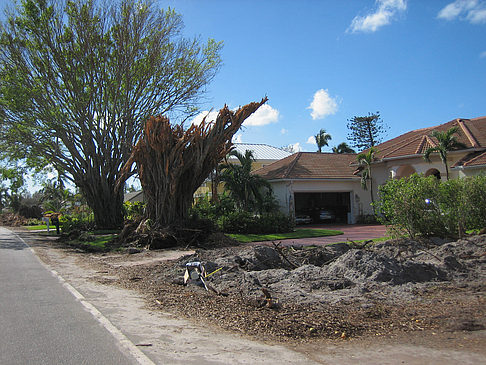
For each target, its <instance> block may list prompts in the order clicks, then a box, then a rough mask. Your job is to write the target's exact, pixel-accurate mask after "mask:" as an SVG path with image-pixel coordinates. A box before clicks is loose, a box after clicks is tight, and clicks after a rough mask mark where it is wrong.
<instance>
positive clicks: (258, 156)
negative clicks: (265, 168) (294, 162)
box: [230, 143, 291, 160]
mask: <svg viewBox="0 0 486 365" xmlns="http://www.w3.org/2000/svg"><path fill="white" fill-rule="evenodd" d="M233 145H234V147H235V150H236V151H238V152H239V153H241V154H242V155H244V154H245V152H246V150H250V151H253V157H255V160H281V159H282V158H285V157H288V156H290V155H291V153H290V152H287V151H284V150H281V149H280V148H277V147H272V146H269V145H268V144H257V143H233ZM232 158H236V157H234V156H231V157H230V159H232Z"/></svg>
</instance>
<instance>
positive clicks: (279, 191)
mask: <svg viewBox="0 0 486 365" xmlns="http://www.w3.org/2000/svg"><path fill="white" fill-rule="evenodd" d="M270 183H271V184H272V188H273V192H274V195H275V198H276V199H277V201H278V203H279V205H280V211H281V212H283V213H285V214H295V205H294V193H325V192H349V193H351V194H350V205H351V221H350V222H349V223H356V220H357V218H358V217H359V216H360V215H362V214H372V212H373V210H372V208H371V205H370V204H371V198H370V193H369V191H365V190H363V189H362V188H361V184H360V181H359V179H354V180H350V179H346V180H344V179H342V180H292V181H290V180H286V181H270Z"/></svg>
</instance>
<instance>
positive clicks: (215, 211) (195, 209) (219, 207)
mask: <svg viewBox="0 0 486 365" xmlns="http://www.w3.org/2000/svg"><path fill="white" fill-rule="evenodd" d="M233 212H235V202H234V200H233V199H232V198H231V197H229V196H226V195H223V196H221V197H219V200H218V201H216V202H212V201H211V200H210V198H209V197H208V196H206V197H203V198H198V199H197V201H196V203H195V204H194V205H193V206H192V209H191V214H192V215H194V216H195V217H198V218H201V219H209V220H211V221H213V222H217V221H218V219H219V218H220V217H222V216H225V215H227V214H230V213H233Z"/></svg>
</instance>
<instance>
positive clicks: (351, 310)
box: [105, 235, 486, 341]
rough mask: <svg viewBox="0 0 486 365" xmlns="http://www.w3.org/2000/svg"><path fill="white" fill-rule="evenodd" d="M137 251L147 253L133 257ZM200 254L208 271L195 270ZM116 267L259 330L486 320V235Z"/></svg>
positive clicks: (340, 335) (170, 295) (200, 313)
mask: <svg viewBox="0 0 486 365" xmlns="http://www.w3.org/2000/svg"><path fill="white" fill-rule="evenodd" d="M137 255H143V253H139V254H135V255H130V259H131V260H134V259H136V257H134V256H137ZM118 258H119V259H121V258H122V256H118ZM107 259H108V258H107ZM195 263H197V264H195ZM199 263H200V264H201V266H202V267H203V268H204V270H203V269H202V268H199V269H198V270H197V271H196V272H194V273H193V275H192V276H191V271H193V270H194V269H193V268H194V267H196V266H198V265H199ZM186 264H189V266H187V265H186ZM105 268H106V267H105ZM188 268H189V269H188ZM186 269H187V271H188V275H189V279H188V280H186V285H184V274H185V272H186ZM107 272H108V273H111V274H113V275H118V276H120V283H121V284H122V285H124V286H126V287H129V288H132V289H138V290H141V291H142V292H144V293H146V294H147V295H148V299H149V300H150V302H152V303H155V304H154V305H155V306H156V307H157V308H159V309H161V310H164V311H169V312H173V313H177V314H178V315H182V316H187V317H190V318H193V319H194V320H196V321H198V322H202V321H204V322H205V323H208V324H210V325H216V326H219V327H222V328H224V329H227V330H230V331H235V332H238V333H246V334H248V335H251V336H255V337H257V338H260V339H275V340H278V341H281V340H283V339H295V340H299V341H300V340H302V339H307V338H315V337H320V338H321V337H325V338H332V339H347V338H350V337H356V336H362V335H372V336H382V335H388V334H391V333H394V332H396V331H404V332H409V331H424V330H431V331H435V332H441V331H456V330H468V331H472V330H478V329H485V328H486V320H485V318H486V295H485V293H486V235H482V236H472V237H467V238H465V239H462V240H459V241H457V242H452V241H446V240H438V239H434V240H427V241H426V240H423V241H422V240H416V241H410V240H405V239H403V240H394V241H388V242H384V243H380V244H374V245H373V244H370V243H368V244H362V245H357V244H345V243H342V244H334V245H329V246H326V247H282V246H281V245H279V244H271V243H270V244H269V245H266V246H262V245H259V246H248V245H245V246H233V247H221V246H220V247H216V248H212V249H204V250H197V251H195V253H194V254H191V255H185V256H183V257H180V258H179V259H175V260H172V261H164V262H151V263H147V264H139V265H133V264H132V265H127V266H124V267H120V265H117V266H116V267H115V266H114V267H113V268H112V269H109V270H108V271H107ZM186 276H187V275H186ZM200 277H202V278H203V280H204V283H205V284H206V285H203V284H202V281H201V280H200Z"/></svg>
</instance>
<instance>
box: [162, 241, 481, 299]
mask: <svg viewBox="0 0 486 365" xmlns="http://www.w3.org/2000/svg"><path fill="white" fill-rule="evenodd" d="M485 252H486V235H483V236H476V237H469V238H467V239H463V240H459V241H456V242H447V241H444V240H427V241H425V240H424V241H410V240H397V241H389V242H386V243H381V244H377V245H375V246H371V247H366V248H362V249H355V248H353V249H351V248H350V247H349V246H348V245H347V244H336V245H330V246H326V247H314V248H305V247H290V248H284V247H280V246H278V245H274V247H270V246H252V247H244V248H242V247H240V248H231V247H230V248H228V247H226V248H221V249H212V250H199V251H196V254H194V255H191V256H186V257H183V258H181V259H180V260H178V261H177V262H176V263H175V264H174V266H173V267H172V269H171V270H168V271H165V273H164V274H163V275H166V278H165V280H169V281H170V282H178V283H180V282H181V281H180V277H181V276H182V273H183V267H184V265H185V263H187V262H191V261H201V262H202V263H203V265H204V266H205V267H206V271H207V273H208V274H209V277H208V278H207V281H208V282H209V283H210V285H211V287H212V288H213V289H214V291H215V292H217V293H220V294H224V295H232V294H238V295H243V296H245V297H247V298H249V299H251V300H253V301H255V300H256V299H257V298H260V297H261V296H262V290H266V291H267V292H269V293H271V296H272V297H274V298H278V300H279V302H280V303H281V304H295V303H299V304H302V303H314V304H315V303H319V304H321V305H328V304H329V303H336V302H339V301H342V300H345V301H354V300H360V301H361V302H363V303H366V302H367V301H369V300H376V299H377V298H378V297H382V296H384V295H385V296H386V297H387V299H390V300H394V299H395V298H397V297H400V298H407V297H411V296H413V293H414V291H416V289H417V288H418V287H421V285H422V286H423V285H431V284H434V283H439V282H450V281H461V280H462V281H467V282H469V281H479V280H483V279H485V278H486V254H485ZM191 288H192V289H194V290H201V287H196V286H192V287H191V286H189V287H188V289H191Z"/></svg>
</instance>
